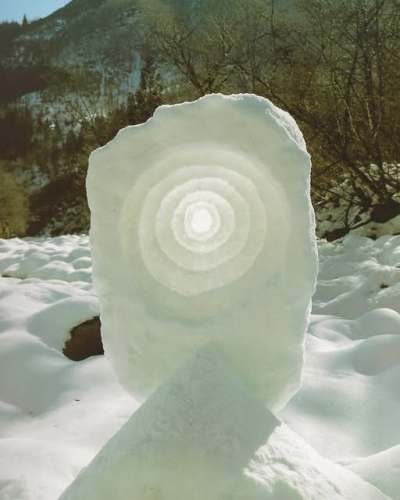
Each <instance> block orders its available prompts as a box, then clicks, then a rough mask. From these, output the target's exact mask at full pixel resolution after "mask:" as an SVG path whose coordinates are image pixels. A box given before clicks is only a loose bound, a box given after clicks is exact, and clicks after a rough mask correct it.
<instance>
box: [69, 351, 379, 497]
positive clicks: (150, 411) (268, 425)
mask: <svg viewBox="0 0 400 500" xmlns="http://www.w3.org/2000/svg"><path fill="white" fill-rule="evenodd" d="M227 415H229V418H227ZM239 450H240V452H238V451H239ZM110 498H113V499H115V500H126V499H128V498H137V499H141V500H151V499H156V498H163V499H164V500H176V499H182V500H183V499H187V500H203V499H205V498H207V500H219V499H237V500H239V499H254V500H255V499H257V500H268V499H279V500H295V499H299V498H304V499H307V500H339V499H350V498H351V499H353V500H380V499H384V498H387V497H386V496H385V495H383V494H382V493H380V492H379V490H377V489H376V488H374V487H372V486H371V485H370V484H368V483H366V482H364V481H362V480H361V479H360V478H359V477H358V476H357V475H355V474H353V473H351V472H349V471H348V470H346V469H344V468H341V467H340V466H338V465H335V464H333V463H331V462H329V461H327V460H326V459H323V458H322V457H320V456H319V455H318V454H317V453H316V452H315V451H314V450H313V449H312V448H311V447H310V446H309V445H307V443H305V442H304V441H303V440H302V439H301V438H299V437H298V436H296V435H295V434H294V433H293V432H292V431H290V430H289V429H288V428H287V427H286V426H285V425H282V424H281V422H280V421H279V420H278V419H277V418H276V417H275V416H274V415H273V414H272V413H271V412H270V411H269V410H267V409H266V407H265V406H264V404H263V403H262V402H261V401H260V400H258V399H255V398H254V397H253V396H252V395H251V393H250V392H249V391H248V389H247V388H246V387H245V386H244V385H243V382H242V381H241V380H240V379H239V378H238V377H237V375H236V374H235V372H233V371H232V369H231V368H230V366H229V364H227V362H226V361H225V360H224V359H223V358H222V356H221V355H220V354H219V353H218V352H217V351H216V350H215V349H214V348H212V347H205V348H202V349H200V351H198V352H197V353H196V354H195V355H194V357H193V358H192V359H190V360H189V361H188V362H187V363H186V364H185V365H184V366H183V368H181V369H180V370H178V372H177V373H175V374H174V375H173V376H172V377H171V378H170V379H169V380H167V381H166V383H163V384H162V385H161V386H160V387H159V388H158V389H157V390H156V392H155V393H154V394H153V395H152V396H151V397H150V398H149V400H147V401H146V402H145V403H144V404H143V406H142V407H141V408H140V409H139V410H138V411H137V412H136V413H135V414H134V415H133V417H132V418H131V419H130V420H129V421H128V422H127V423H126V424H125V426H124V427H123V428H122V429H121V431H120V432H118V433H117V434H116V435H115V436H114V438H112V439H111V440H110V441H109V442H108V443H107V445H106V446H105V447H104V448H103V449H102V450H101V451H100V453H99V454H98V455H97V456H96V458H95V459H94V460H93V462H92V463H91V464H90V465H89V467H87V469H85V470H84V471H83V472H82V474H80V475H79V476H78V478H77V480H76V481H74V482H73V483H72V485H71V486H70V487H69V488H68V489H67V490H66V492H65V494H63V495H62V496H61V497H60V500H108V499H110Z"/></svg>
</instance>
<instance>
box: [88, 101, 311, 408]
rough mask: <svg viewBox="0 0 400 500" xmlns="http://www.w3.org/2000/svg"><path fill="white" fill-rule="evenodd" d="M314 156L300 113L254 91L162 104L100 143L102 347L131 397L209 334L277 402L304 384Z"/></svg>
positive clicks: (94, 178)
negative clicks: (293, 113)
mask: <svg viewBox="0 0 400 500" xmlns="http://www.w3.org/2000/svg"><path fill="white" fill-rule="evenodd" d="M310 168H311V163H310V156H309V154H308V153H307V150H306V146H305V142H304V139H303V136H302V134H301V132H300V130H299V128H298V127H297V125H296V123H295V121H294V120H293V119H292V118H291V116H290V115H288V114H287V113H285V112H284V111H282V110H280V109H278V108H277V107H275V106H274V105H273V104H272V103H271V102H270V101H268V100H266V99H263V98H261V97H257V96H254V95H250V94H248V95H236V96H223V95H208V96H205V97H203V98H201V99H199V100H198V101H195V102H191V103H184V104H180V105H175V106H162V107H160V108H158V109H157V110H156V112H155V114H154V116H153V117H152V118H151V119H150V120H148V121H147V122H146V123H145V124H142V125H138V126H132V127H127V128H125V129H123V130H122V131H120V132H119V133H118V135H117V136H116V138H115V139H114V140H112V141H111V142H110V143H108V144H107V145H106V146H104V147H103V148H101V149H99V150H97V151H95V152H94V153H93V154H92V155H91V157H90V162H89V172H88V179H87V189H88V199H89V205H90V209H91V232H90V244H91V249H92V257H93V269H94V283H95V286H96V289H97V291H98V293H99V300H100V310H101V320H102V333H103V341H104V349H105V352H106V356H107V357H108V359H110V361H111V363H112V364H113V367H114V370H115V371H116V373H117V375H118V377H119V379H120V380H121V383H123V384H124V386H125V387H126V388H127V389H128V390H130V391H131V393H132V395H133V396H134V397H135V398H137V399H139V400H141V401H143V400H144V399H145V398H146V397H147V396H148V395H149V394H150V393H151V392H152V391H154V390H155V389H156V388H157V387H158V386H159V385H160V383H162V381H163V380H164V379H165V377H166V376H168V374H170V373H172V372H173V371H174V370H175V369H176V368H177V367H178V366H180V365H181V364H182V363H184V362H185V360H186V359H188V357H190V356H191V355H193V354H194V353H195V352H196V351H197V350H198V349H199V348H200V347H201V346H202V345H205V344H207V343H209V342H214V343H215V345H217V346H218V347H219V349H221V350H222V351H223V353H224V355H225V356H226V357H227V358H228V359H229V360H230V361H231V362H232V364H233V365H234V367H235V370H237V371H238V373H239V374H240V375H241V376H242V377H243V378H244V379H245V380H246V383H247V384H248V385H249V387H251V388H252V390H254V391H255V393H256V394H257V395H258V396H259V397H260V398H261V399H262V400H263V401H265V402H266V403H267V405H268V406H269V407H270V408H279V407H282V406H283V405H284V404H285V403H286V402H287V401H288V399H289V398H290V396H291V395H293V394H294V393H295V392H296V391H297V390H298V388H299V386H300V382H301V369H302V366H303V352H304V345H303V344H304V334H305V331H306V328H307V324H308V321H309V306H310V299H311V296H312V294H313V292H314V288H315V280H316V273H317V252H316V242H315V235H314V213H313V210H312V206H311V201H310V195H309V185H310ZM266 367H268V368H267V369H266Z"/></svg>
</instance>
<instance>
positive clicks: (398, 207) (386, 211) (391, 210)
mask: <svg viewBox="0 0 400 500" xmlns="http://www.w3.org/2000/svg"><path fill="white" fill-rule="evenodd" d="M399 214H400V203H398V202H397V201H395V200H393V199H392V198H389V199H388V200H387V201H385V202H384V203H379V204H377V205H374V207H373V208H372V211H371V220H372V221H374V222H380V223H383V222H387V221H388V220H390V219H393V218H394V217H396V216H397V215H399Z"/></svg>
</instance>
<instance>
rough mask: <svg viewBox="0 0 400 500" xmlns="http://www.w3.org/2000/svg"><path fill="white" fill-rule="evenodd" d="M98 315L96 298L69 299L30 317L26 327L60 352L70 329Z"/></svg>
mask: <svg viewBox="0 0 400 500" xmlns="http://www.w3.org/2000/svg"><path fill="white" fill-rule="evenodd" d="M99 314H100V312H99V306H98V300H97V297H93V296H86V297H70V298H66V299H63V300H59V301H58V302H56V303H55V304H51V305H49V306H47V307H45V308H43V309H41V310H40V311H39V312H37V313H36V314H34V315H32V316H31V318H30V319H29V321H28V324H27V327H28V331H29V333H31V334H32V335H35V336H36V337H38V338H40V339H41V340H42V341H43V342H44V343H45V344H47V345H48V346H49V347H53V348H54V349H57V350H58V351H62V350H63V348H64V345H65V342H66V341H67V340H68V339H69V333H70V331H71V330H72V328H74V327H75V326H78V325H79V324H81V323H83V322H84V321H87V320H90V319H92V318H94V317H96V316H99Z"/></svg>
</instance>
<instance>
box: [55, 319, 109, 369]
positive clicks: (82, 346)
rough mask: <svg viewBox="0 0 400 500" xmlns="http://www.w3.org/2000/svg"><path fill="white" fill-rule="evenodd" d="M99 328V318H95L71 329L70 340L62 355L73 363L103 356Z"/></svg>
mask: <svg viewBox="0 0 400 500" xmlns="http://www.w3.org/2000/svg"><path fill="white" fill-rule="evenodd" d="M100 326H101V325H100V318H99V317H98V316H96V317H95V318H92V319H89V320H87V321H84V322H83V323H81V324H80V325H78V326H75V327H74V328H72V330H71V332H70V339H69V340H67V342H66V343H65V346H64V348H63V354H64V355H65V356H67V358H69V359H72V360H73V361H82V360H83V359H86V358H90V357H91V356H99V355H101V354H104V349H103V343H102V341H101V333H100Z"/></svg>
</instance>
